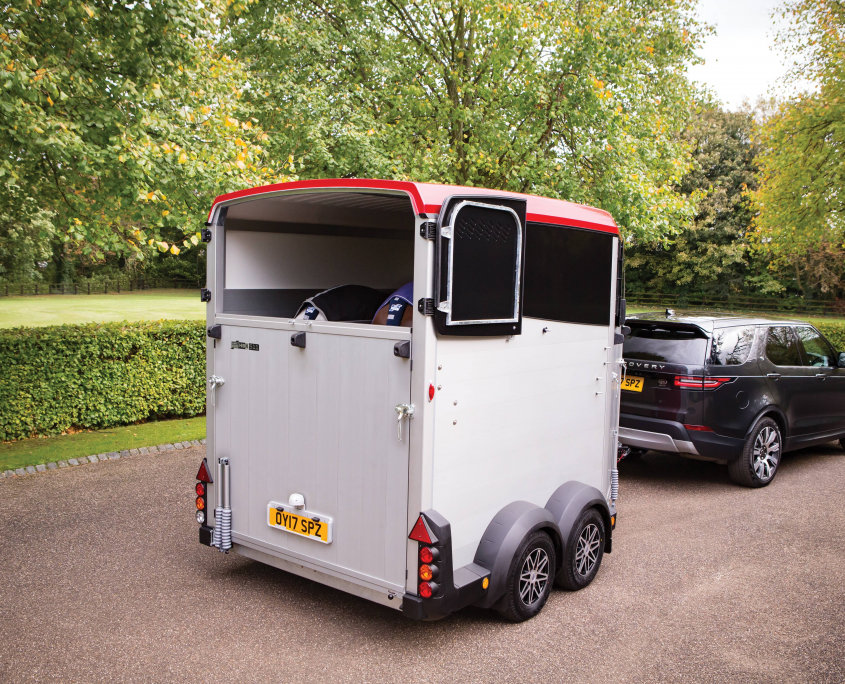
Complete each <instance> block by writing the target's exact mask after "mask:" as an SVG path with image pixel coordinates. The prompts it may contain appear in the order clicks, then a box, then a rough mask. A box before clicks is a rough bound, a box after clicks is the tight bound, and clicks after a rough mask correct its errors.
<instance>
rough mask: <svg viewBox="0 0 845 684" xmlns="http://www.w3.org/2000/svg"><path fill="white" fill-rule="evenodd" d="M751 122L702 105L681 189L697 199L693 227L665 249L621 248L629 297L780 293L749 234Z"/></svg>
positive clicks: (648, 244)
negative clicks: (644, 294) (689, 167)
mask: <svg viewBox="0 0 845 684" xmlns="http://www.w3.org/2000/svg"><path fill="white" fill-rule="evenodd" d="M753 133H754V120H753V118H752V115H751V114H750V113H747V112H727V111H724V110H722V109H720V108H719V107H717V106H715V105H711V104H703V105H701V106H699V107H698V108H697V109H696V110H695V112H694V114H693V117H692V119H691V122H690V125H689V127H688V128H687V130H686V131H685V134H684V137H685V139H686V140H687V141H688V142H689V144H690V145H691V146H692V149H693V162H694V166H693V168H692V170H691V171H690V172H689V173H688V174H687V175H686V176H685V177H684V178H683V180H682V182H681V184H680V187H679V190H680V191H681V192H683V193H684V194H686V195H688V196H689V197H690V198H691V199H695V200H696V201H697V204H698V211H697V213H696V216H695V220H694V222H693V224H692V225H691V226H689V227H688V228H686V229H685V230H683V231H682V232H681V233H680V234H679V235H677V236H676V237H675V238H674V239H673V240H672V241H671V244H669V245H662V244H660V243H659V242H658V241H656V240H650V241H643V240H639V241H637V240H630V241H629V244H628V246H627V248H626V257H627V264H626V265H627V267H628V269H629V271H628V273H627V278H628V285H629V289H630V290H631V291H633V292H646V291H650V292H675V293H680V294H683V293H692V292H694V293H696V294H697V295H709V296H715V297H723V298H726V297H729V296H731V295H736V294H738V293H754V294H774V293H779V292H780V291H782V290H783V286H782V285H781V284H780V283H778V282H777V281H776V280H775V279H774V278H773V277H772V275H771V274H770V273H769V272H768V270H767V263H766V260H765V259H764V258H763V255H761V254H759V253H756V254H755V253H752V252H751V250H750V249H749V246H748V240H747V235H748V232H749V230H750V229H751V225H752V220H753V210H752V207H751V202H750V199H749V192H750V191H752V190H754V189H756V178H755V174H756V172H757V163H756V152H757V149H756V146H755V144H754V142H753V139H752V136H753Z"/></svg>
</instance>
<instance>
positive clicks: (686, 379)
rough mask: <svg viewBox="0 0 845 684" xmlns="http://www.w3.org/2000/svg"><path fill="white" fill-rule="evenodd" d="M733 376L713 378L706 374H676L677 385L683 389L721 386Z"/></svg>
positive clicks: (703, 388) (705, 388) (704, 388)
mask: <svg viewBox="0 0 845 684" xmlns="http://www.w3.org/2000/svg"><path fill="white" fill-rule="evenodd" d="M731 380H733V378H712V377H709V376H704V375H676V376H675V387H682V388H683V389H699V390H709V389H716V388H717V387H721V386H722V385H724V384H725V383H726V382H730V381H731Z"/></svg>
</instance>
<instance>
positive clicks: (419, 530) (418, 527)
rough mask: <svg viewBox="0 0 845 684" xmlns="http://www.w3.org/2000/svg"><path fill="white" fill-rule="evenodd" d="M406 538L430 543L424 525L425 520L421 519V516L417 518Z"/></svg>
mask: <svg viewBox="0 0 845 684" xmlns="http://www.w3.org/2000/svg"><path fill="white" fill-rule="evenodd" d="M408 539H413V540H414V541H418V542H422V543H423V544H431V543H432V542H431V535H430V534H429V533H428V528H427V527H426V526H425V520H423V517H422V516H420V517H419V518H417V523H416V524H415V525H414V527H413V529H412V530H411V534H409V535H408Z"/></svg>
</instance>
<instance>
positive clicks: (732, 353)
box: [710, 326, 755, 366]
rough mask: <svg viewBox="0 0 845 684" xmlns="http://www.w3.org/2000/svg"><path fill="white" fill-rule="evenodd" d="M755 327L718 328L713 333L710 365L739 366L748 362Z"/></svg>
mask: <svg viewBox="0 0 845 684" xmlns="http://www.w3.org/2000/svg"><path fill="white" fill-rule="evenodd" d="M754 332H755V328H754V326H735V327H733V328H718V329H716V330H714V331H713V342H712V344H711V346H710V363H711V364H712V365H714V366H738V365H740V364H743V363H745V362H746V361H747V360H748V355H749V354H750V353H751V347H752V345H753V344H754Z"/></svg>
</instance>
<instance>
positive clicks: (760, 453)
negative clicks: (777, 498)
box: [753, 426, 780, 482]
mask: <svg viewBox="0 0 845 684" xmlns="http://www.w3.org/2000/svg"><path fill="white" fill-rule="evenodd" d="M753 454H754V456H753V458H754V462H753V467H754V472H755V473H756V474H757V477H759V478H760V480H761V481H763V482H768V481H769V480H771V479H772V478H773V477H774V475H775V470H776V469H777V467H778V461H779V460H780V435H779V434H778V432H777V430H776V429H774V428H772V427H768V426H766V427H764V428H763V429H762V430H760V432H759V433H757V437H756V438H755V439H754V451H753Z"/></svg>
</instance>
